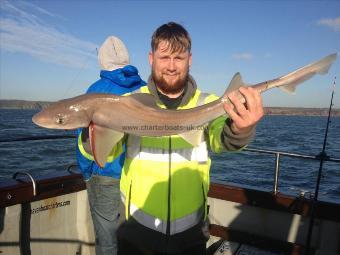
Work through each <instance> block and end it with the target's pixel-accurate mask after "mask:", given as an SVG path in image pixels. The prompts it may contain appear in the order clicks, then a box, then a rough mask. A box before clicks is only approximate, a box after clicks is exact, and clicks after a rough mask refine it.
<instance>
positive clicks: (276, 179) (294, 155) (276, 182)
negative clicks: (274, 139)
mask: <svg viewBox="0 0 340 255" xmlns="http://www.w3.org/2000/svg"><path fill="white" fill-rule="evenodd" d="M243 151H248V152H256V153H262V154H271V155H275V172H274V183H273V190H272V192H273V193H274V194H277V193H278V192H279V190H278V186H279V175H280V160H281V156H286V157H292V158H302V159H307V160H317V161H319V160H321V159H322V160H324V161H331V162H337V163H340V159H339V158H332V157H329V156H327V154H323V153H320V154H318V155H306V154H300V153H292V152H284V151H276V150H267V149H259V148H249V147H247V148H245V149H243Z"/></svg>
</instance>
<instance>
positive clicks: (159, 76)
mask: <svg viewBox="0 0 340 255" xmlns="http://www.w3.org/2000/svg"><path fill="white" fill-rule="evenodd" d="M191 60H192V58H191V53H190V52H188V51H182V52H171V49H170V47H169V45H168V42H166V41H161V42H160V43H159V45H158V48H157V49H156V50H155V51H154V52H153V53H152V52H150V53H149V62H150V65H151V68H152V78H153V80H154V82H155V84H156V86H157V87H158V88H159V89H160V90H161V92H163V93H164V94H166V95H176V94H178V93H180V92H181V91H182V90H183V89H184V86H185V83H186V80H187V77H188V73H189V67H190V66H191Z"/></svg>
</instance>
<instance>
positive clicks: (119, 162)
mask: <svg viewBox="0 0 340 255" xmlns="http://www.w3.org/2000/svg"><path fill="white" fill-rule="evenodd" d="M145 84H146V83H145V82H144V81H143V80H142V79H141V77H140V76H139V74H138V70H137V68H136V67H134V66H132V65H127V66H125V67H123V68H119V69H116V70H113V71H106V70H102V71H101V72H100V79H99V80H98V81H96V82H95V83H93V84H92V85H91V86H90V87H89V88H88V90H87V92H86V94H88V93H107V94H116V95H123V94H126V93H129V92H132V91H134V90H136V89H139V88H140V87H141V86H144V85H145ZM81 130H82V129H78V130H77V134H78V136H79V135H80V133H81ZM76 148H77V149H76V155H77V163H78V166H79V169H80V171H81V173H82V174H83V176H84V179H85V180H88V179H89V178H90V177H91V175H93V174H95V175H103V176H110V177H113V178H117V179H120V175H121V172H122V167H123V164H124V159H125V145H124V146H123V152H122V154H120V156H118V157H117V158H115V159H114V160H113V161H112V162H110V163H106V164H105V166H104V168H100V167H99V166H98V165H97V164H96V162H94V161H92V160H89V159H87V158H86V157H84V156H83V155H82V153H81V152H80V150H79V147H78V144H77V146H76Z"/></svg>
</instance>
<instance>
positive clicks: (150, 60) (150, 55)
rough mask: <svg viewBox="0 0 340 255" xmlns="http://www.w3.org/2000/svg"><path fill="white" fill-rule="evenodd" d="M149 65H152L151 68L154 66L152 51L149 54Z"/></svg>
mask: <svg viewBox="0 0 340 255" xmlns="http://www.w3.org/2000/svg"><path fill="white" fill-rule="evenodd" d="M149 64H150V66H152V64H153V53H152V51H150V52H149Z"/></svg>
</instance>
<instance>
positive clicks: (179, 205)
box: [117, 22, 263, 255]
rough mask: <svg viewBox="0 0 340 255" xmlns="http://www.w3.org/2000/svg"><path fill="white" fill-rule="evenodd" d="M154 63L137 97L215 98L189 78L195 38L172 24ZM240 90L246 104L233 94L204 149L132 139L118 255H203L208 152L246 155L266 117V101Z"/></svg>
mask: <svg viewBox="0 0 340 255" xmlns="http://www.w3.org/2000/svg"><path fill="white" fill-rule="evenodd" d="M149 62H150V65H151V71H152V74H151V76H150V78H149V80H148V84H147V86H144V87H142V88H141V89H139V90H138V92H142V93H151V94H153V95H154V96H155V98H156V100H157V103H158V104H159V106H160V107H163V108H168V109H178V110H181V109H188V108H192V107H196V106H198V105H201V104H206V103H208V102H211V101H213V100H216V99H217V97H216V96H214V95H209V94H206V93H202V92H201V91H200V90H199V89H198V88H197V86H196V82H195V80H194V79H193V77H192V76H190V75H189V68H190V66H191V63H192V55H191V39H190V36H189V34H188V32H187V31H186V30H185V29H184V28H183V27H182V26H181V25H179V24H176V23H174V22H170V23H167V24H164V25H162V26H160V27H159V28H158V29H157V30H156V31H155V32H154V34H153V36H152V41H151V52H150V53H149ZM239 92H240V93H241V95H243V96H244V98H245V100H246V103H245V104H242V103H241V102H240V100H239V99H238V97H237V96H236V94H235V93H231V94H229V96H228V97H229V99H230V101H231V102H232V104H233V106H232V107H230V106H228V105H227V104H225V106H224V108H225V111H226V113H227V114H226V116H223V117H219V118H217V119H215V120H213V121H212V122H211V123H209V125H208V127H207V129H206V130H205V133H204V137H203V139H202V140H201V143H200V144H199V145H198V146H193V145H191V144H189V143H188V142H186V141H185V140H183V139H182V138H181V137H179V136H176V135H175V136H166V137H137V136H134V135H129V136H128V137H127V142H126V146H127V153H126V160H125V163H124V168H123V172H122V177H121V183H120V186H121V193H122V198H123V201H124V204H125V214H126V215H125V217H126V221H125V222H124V223H123V224H122V225H121V226H120V227H119V229H118V233H117V235H118V254H124V255H125V254H148V255H160V254H176V255H184V254H185V255H190V254H193V255H200V254H205V250H206V248H205V246H206V236H205V235H204V231H203V229H204V228H203V226H204V225H205V224H206V220H207V214H208V212H207V204H206V201H207V194H208V190H209V170H210V163H211V161H210V158H209V156H208V148H210V150H212V151H213V152H222V151H236V150H240V149H242V147H244V146H245V145H246V144H248V143H249V142H250V140H251V138H252V137H253V135H254V131H255V125H256V123H257V122H258V121H259V120H260V119H261V118H262V116H263V107H262V100H261V97H260V95H259V94H258V93H257V92H256V91H255V90H253V89H252V88H240V89H239ZM146 114H147V113H146ZM227 116H229V117H227Z"/></svg>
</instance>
